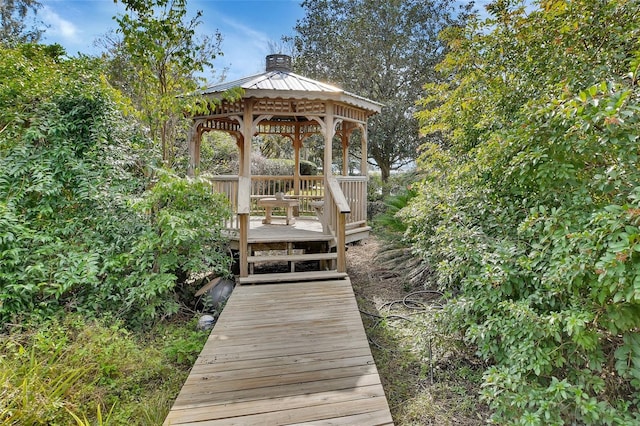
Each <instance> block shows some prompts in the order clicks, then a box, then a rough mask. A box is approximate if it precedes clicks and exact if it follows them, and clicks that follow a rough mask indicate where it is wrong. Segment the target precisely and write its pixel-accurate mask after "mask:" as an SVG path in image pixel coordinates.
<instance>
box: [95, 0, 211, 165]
mask: <svg viewBox="0 0 640 426" xmlns="http://www.w3.org/2000/svg"><path fill="white" fill-rule="evenodd" d="M122 2H123V3H124V4H125V5H126V10H127V11H128V13H126V14H124V15H120V16H118V17H117V18H116V20H117V22H118V25H119V29H118V32H119V33H120V34H122V40H121V41H120V40H117V39H116V38H111V39H110V40H111V41H112V42H113V43H112V49H111V56H112V59H113V62H112V63H113V64H114V68H112V70H114V71H115V77H116V80H117V81H118V83H119V84H118V85H119V86H120V87H122V88H123V90H124V91H125V93H127V94H129V95H130V96H131V97H132V99H133V100H134V103H135V104H136V106H137V107H138V109H139V111H140V115H141V118H142V120H143V121H144V122H145V123H146V124H147V125H148V126H149V131H150V136H151V138H152V139H153V140H154V141H156V143H158V144H159V145H160V147H161V151H162V159H163V162H164V163H165V165H167V166H172V165H173V162H174V161H175V156H176V142H177V141H178V140H179V134H178V133H179V131H180V130H181V128H180V125H181V124H185V122H184V117H183V113H184V111H185V110H186V109H188V105H191V107H193V106H194V105H195V103H194V102H195V100H196V99H195V98H194V97H191V96H185V95H188V94H190V93H192V92H193V91H194V90H195V89H196V88H197V87H198V84H199V83H200V82H203V81H204V80H205V79H204V78H203V77H202V76H201V75H202V73H203V72H205V70H207V69H210V68H211V67H212V61H213V59H214V58H215V57H216V56H217V55H220V54H221V52H220V44H221V41H222V38H221V36H220V34H219V33H216V34H215V35H214V36H212V37H210V36H203V37H198V36H197V35H196V28H197V26H198V25H199V24H200V23H201V17H202V12H200V11H198V12H197V13H196V15H195V16H194V17H192V18H191V19H186V14H187V10H186V6H187V2H186V0H122ZM108 41H109V39H107V42H108ZM123 72H124V73H123ZM183 139H184V138H183Z"/></svg>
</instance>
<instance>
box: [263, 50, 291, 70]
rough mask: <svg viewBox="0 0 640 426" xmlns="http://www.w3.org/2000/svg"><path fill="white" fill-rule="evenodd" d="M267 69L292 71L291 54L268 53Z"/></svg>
mask: <svg viewBox="0 0 640 426" xmlns="http://www.w3.org/2000/svg"><path fill="white" fill-rule="evenodd" d="M267 71H286V72H289V71H291V56H289V55H282V54H276V55H267Z"/></svg>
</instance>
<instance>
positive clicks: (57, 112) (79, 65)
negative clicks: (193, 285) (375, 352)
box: [0, 45, 229, 324]
mask: <svg viewBox="0 0 640 426" xmlns="http://www.w3.org/2000/svg"><path fill="white" fill-rule="evenodd" d="M126 105H127V104H126V102H125V100H124V99H123V98H122V97H120V96H119V93H118V92H117V91H115V90H113V89H112V88H110V86H109V85H108V84H107V83H106V82H105V80H104V78H102V77H101V73H100V64H99V62H98V61H97V60H90V59H87V58H77V59H72V60H61V59H60V57H59V56H57V55H56V54H55V50H54V52H53V53H52V52H51V50H50V49H47V48H45V47H42V46H36V45H24V46H22V47H20V48H17V49H13V50H6V51H4V52H3V55H2V56H1V57H0V264H2V268H1V269H0V320H1V321H2V323H3V324H5V323H6V322H8V321H12V322H15V321H17V320H18V319H20V318H23V317H28V316H35V315H41V316H44V317H47V316H50V315H51V314H53V313H54V312H55V311H58V310H60V309H67V310H77V311H84V312H86V313H87V314H88V315H98V314H105V313H107V312H111V313H112V314H113V315H115V316H117V317H119V318H126V319H127V320H129V321H132V322H133V323H141V322H143V321H148V320H152V319H154V318H158V317H161V316H162V315H168V314H171V313H174V312H176V311H177V308H178V303H177V301H176V299H175V297H174V289H175V287H176V285H177V284H179V283H180V282H182V281H184V279H185V278H186V277H187V276H188V274H189V273H192V272H199V271H203V270H214V271H217V272H218V273H224V272H226V271H228V266H227V262H228V256H227V254H226V252H225V248H224V240H223V239H222V238H221V236H220V227H221V223H222V218H223V217H224V216H225V215H227V214H228V211H229V210H228V206H227V201H226V199H223V198H222V197H221V196H219V195H214V194H212V193H211V191H210V190H209V188H208V187H207V186H206V185H205V184H204V183H203V182H199V181H188V180H184V179H180V178H177V177H174V176H172V175H170V174H169V173H167V172H162V171H159V170H154V169H153V168H152V165H153V164H152V162H151V159H153V158H154V156H153V154H152V151H150V150H149V149H148V145H149V143H148V141H147V140H146V139H145V138H143V137H142V136H141V135H140V134H139V131H138V130H137V127H136V125H135V122H134V121H132V120H130V119H128V118H127V117H125V116H124V115H123V114H122V110H124V109H126Z"/></svg>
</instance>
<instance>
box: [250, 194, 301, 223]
mask: <svg viewBox="0 0 640 426" xmlns="http://www.w3.org/2000/svg"><path fill="white" fill-rule="evenodd" d="M258 206H260V207H264V210H265V218H264V220H263V221H262V223H265V224H270V223H271V219H273V216H271V210H272V209H273V208H274V207H282V208H284V209H285V211H286V217H285V221H286V222H285V223H286V224H287V225H293V224H294V223H296V220H295V218H294V217H293V209H294V208H296V207H298V206H299V202H298V200H297V199H290V198H261V199H259V200H258Z"/></svg>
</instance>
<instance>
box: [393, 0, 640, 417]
mask: <svg viewBox="0 0 640 426" xmlns="http://www.w3.org/2000/svg"><path fill="white" fill-rule="evenodd" d="M519 6H520V5H519V4H511V3H509V2H507V3H495V4H493V5H492V6H491V7H490V11H491V13H492V18H491V20H489V21H487V22H486V23H485V24H484V25H481V24H479V23H473V24H472V25H470V26H468V27H467V28H465V29H463V30H460V29H458V30H454V32H452V33H450V34H449V37H450V46H451V47H452V52H451V53H450V55H449V56H448V57H447V59H446V60H445V62H444V63H443V64H442V65H441V67H442V70H443V71H446V72H448V73H451V74H447V75H451V76H453V77H454V78H453V81H455V82H456V83H455V84H451V85H449V86H448V87H444V86H438V87H436V86H432V87H431V88H430V89H432V90H431V91H430V92H431V93H432V94H433V96H430V97H429V98H428V99H426V100H425V106H428V107H429V111H426V112H424V113H423V114H422V120H423V124H424V125H425V128H424V130H425V131H430V132H444V133H445V134H446V135H447V136H448V142H449V145H448V146H436V145H427V146H424V147H423V149H422V152H423V153H422V157H421V164H420V166H421V171H422V172H423V173H424V175H425V176H426V177H425V179H424V181H423V182H422V184H421V185H420V186H419V188H417V189H418V195H417V197H416V198H415V199H414V200H413V201H412V203H411V204H410V206H409V207H407V208H405V209H404V210H403V218H404V220H405V222H406V223H407V224H408V225H409V227H408V234H407V235H409V236H410V237H411V239H412V242H413V244H414V252H415V253H417V254H419V255H420V256H422V257H423V258H424V259H426V260H427V261H428V262H429V263H430V265H432V267H433V268H434V269H435V271H436V273H437V280H438V283H439V285H440V287H441V288H442V289H443V290H445V291H447V292H449V293H451V294H452V295H454V296H456V298H455V299H454V301H453V303H450V304H449V305H448V306H447V308H446V316H445V317H444V318H443V322H442V324H443V326H444V327H447V328H448V329H449V331H455V330H462V331H463V332H464V335H465V339H466V342H467V343H468V344H469V345H470V346H472V347H475V348H476V350H477V352H478V354H479V355H481V356H482V357H483V358H484V359H485V360H486V361H487V362H488V363H489V364H490V367H489V368H488V369H487V370H486V371H485V374H484V384H483V390H482V397H483V398H484V399H485V400H486V401H487V403H488V404H489V406H490V407H491V408H492V410H493V411H494V414H493V417H492V420H493V421H494V422H495V423H497V424H523V425H524V424H528V425H535V424H545V425H547V424H554V425H555V424H558V425H560V424H593V425H601V424H606V425H610V424H618V425H623V424H624V425H627V424H637V423H638V422H640V414H639V410H638V403H639V401H640V381H639V380H638V378H639V377H640V368H639V367H640V358H638V354H640V341H639V340H638V339H637V337H636V336H637V332H638V324H639V323H640V322H639V321H640V281H638V279H639V278H638V277H640V214H639V213H638V212H640V172H639V170H640V168H639V167H638V163H637V160H638V140H639V139H638V138H639V136H638V130H637V129H638V126H639V125H640V103H639V99H640V90H639V88H638V84H637V76H638V71H639V65H640V58H639V57H638V53H637V47H638V46H637V37H638V35H639V31H640V30H639V28H640V21H639V16H638V14H637V13H636V6H637V4H635V3H634V4H633V5H632V3H628V2H618V1H613V2H607V3H606V4H605V3H597V2H589V1H578V2H564V1H558V2H545V3H541V4H540V5H539V6H540V8H539V9H536V10H530V11H528V12H525V9H524V8H520V7H519ZM613 23H615V24H613ZM605 32H606V33H607V37H604V38H603V37H601V35H602V34H604V33H605ZM631 40H636V41H631ZM596 46H597V48H596ZM438 98H439V99H438Z"/></svg>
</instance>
